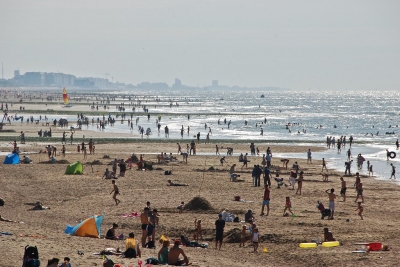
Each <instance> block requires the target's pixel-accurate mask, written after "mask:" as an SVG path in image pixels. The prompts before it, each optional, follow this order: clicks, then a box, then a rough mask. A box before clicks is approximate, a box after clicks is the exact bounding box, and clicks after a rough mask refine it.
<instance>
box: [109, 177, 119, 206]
mask: <svg viewBox="0 0 400 267" xmlns="http://www.w3.org/2000/svg"><path fill="white" fill-rule="evenodd" d="M111 183H112V185H113V190H112V191H111V192H110V195H111V194H112V193H113V192H114V195H113V199H114V201H115V205H118V204H119V203H120V202H121V200H119V199H118V198H117V195H118V194H119V189H118V186H117V185H116V184H115V180H112V182H111Z"/></svg>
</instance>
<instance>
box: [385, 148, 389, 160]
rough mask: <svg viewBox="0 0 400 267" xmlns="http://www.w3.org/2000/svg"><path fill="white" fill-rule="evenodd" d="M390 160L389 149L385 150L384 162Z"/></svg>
mask: <svg viewBox="0 0 400 267" xmlns="http://www.w3.org/2000/svg"><path fill="white" fill-rule="evenodd" d="M389 158H390V152H389V149H386V160H387V161H389Z"/></svg>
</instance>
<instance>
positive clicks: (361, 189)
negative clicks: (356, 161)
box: [354, 180, 364, 203]
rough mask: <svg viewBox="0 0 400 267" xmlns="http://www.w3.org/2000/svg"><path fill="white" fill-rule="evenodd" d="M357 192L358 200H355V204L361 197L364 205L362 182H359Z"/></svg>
mask: <svg viewBox="0 0 400 267" xmlns="http://www.w3.org/2000/svg"><path fill="white" fill-rule="evenodd" d="M356 190H357V197H356V200H354V202H357V200H358V197H361V201H362V203H364V197H363V188H362V182H361V180H359V182H358V183H356Z"/></svg>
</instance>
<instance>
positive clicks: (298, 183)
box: [296, 171, 304, 196]
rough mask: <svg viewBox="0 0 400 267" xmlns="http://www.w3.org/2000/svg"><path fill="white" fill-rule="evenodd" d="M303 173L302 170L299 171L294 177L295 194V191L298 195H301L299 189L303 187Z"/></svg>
mask: <svg viewBox="0 0 400 267" xmlns="http://www.w3.org/2000/svg"><path fill="white" fill-rule="evenodd" d="M303 174H304V173H303V171H300V173H299V177H298V178H297V179H296V181H297V191H296V195H297V193H299V195H300V196H301V189H302V188H303V181H304V176H303Z"/></svg>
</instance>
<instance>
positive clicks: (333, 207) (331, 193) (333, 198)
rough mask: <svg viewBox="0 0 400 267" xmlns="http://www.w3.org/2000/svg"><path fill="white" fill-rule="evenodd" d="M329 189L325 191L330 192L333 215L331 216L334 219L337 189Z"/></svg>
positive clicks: (330, 207)
mask: <svg viewBox="0 0 400 267" xmlns="http://www.w3.org/2000/svg"><path fill="white" fill-rule="evenodd" d="M328 191H329V189H327V190H326V191H325V193H327V194H328V197H329V209H330V210H331V217H330V218H329V219H330V220H333V214H334V213H335V199H336V195H335V193H334V192H335V189H333V188H332V189H330V192H328Z"/></svg>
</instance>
